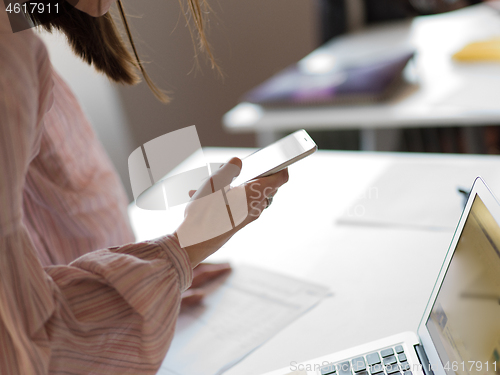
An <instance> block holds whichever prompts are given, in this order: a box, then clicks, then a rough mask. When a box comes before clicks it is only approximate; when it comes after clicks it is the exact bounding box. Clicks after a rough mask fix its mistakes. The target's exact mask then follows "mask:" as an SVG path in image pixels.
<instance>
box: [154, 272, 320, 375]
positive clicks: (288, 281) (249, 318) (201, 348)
mask: <svg viewBox="0 0 500 375" xmlns="http://www.w3.org/2000/svg"><path fill="white" fill-rule="evenodd" d="M328 294H329V290H328V288H326V287H323V286H320V285H315V284H311V283H308V282H304V281H300V280H297V279H294V278H291V277H287V276H282V275H279V274H275V273H272V272H269V271H265V270H262V269H259V268H254V267H250V266H237V267H235V268H234V269H233V271H232V272H231V273H230V274H229V276H228V277H226V278H225V279H224V280H219V281H218V282H215V283H213V284H211V285H210V287H209V289H208V290H207V296H206V297H205V298H204V300H203V302H202V303H201V304H200V305H199V306H196V307H189V308H187V309H183V310H181V314H180V315H179V319H178V321H177V326H176V332H175V336H174V339H173V342H172V345H171V346H170V349H169V351H168V353H167V356H166V357H165V360H164V362H163V364H162V366H161V368H160V370H159V372H158V375H186V374H196V375H215V374H222V373H223V372H224V371H225V370H227V369H229V368H230V367H231V366H233V365H234V364H236V363H237V362H238V361H240V360H241V359H243V358H244V357H245V356H247V355H248V354H249V353H251V352H252V351H253V350H255V349H256V348H257V347H259V346H260V345H262V344H263V343H264V342H266V341H267V340H269V339H270V338H271V337H273V336H274V335H275V334H276V333H277V332H279V331H280V330H281V329H283V328H284V327H286V326H287V325H288V324H290V323H291V322H292V321H293V320H295V319H297V318H298V317H299V316H300V315H302V314H304V313H305V312H306V311H307V310H309V309H310V308H312V307H313V306H314V305H316V304H317V303H318V302H319V301H320V300H321V299H322V298H324V297H325V296H326V295H328Z"/></svg>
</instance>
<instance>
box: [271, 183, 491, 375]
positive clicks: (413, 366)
mask: <svg viewBox="0 0 500 375" xmlns="http://www.w3.org/2000/svg"><path fill="white" fill-rule="evenodd" d="M499 223H500V205H499V203H498V202H497V200H496V199H495V197H494V196H493V194H492V193H491V192H490V190H489V189H488V187H487V186H486V184H485V183H484V181H483V180H482V179H481V178H479V177H478V178H477V179H476V180H475V182H474V185H473V187H472V190H471V193H470V195H469V199H468V200H467V204H466V206H465V209H464V211H463V213H462V216H461V218H460V221H459V223H458V226H457V229H456V231H455V234H454V236H453V239H452V241H451V245H450V247H449V249H448V252H447V254H446V257H445V260H444V263H443V265H442V267H441V270H440V272H439V276H438V278H437V281H436V284H435V285H434V289H433V291H432V294H431V296H430V299H429V302H428V303H427V307H426V309H425V312H424V315H423V317H422V320H421V322H420V325H419V327H418V331H417V332H403V333H400V334H397V335H394V336H390V337H385V338H382V339H380V340H377V341H374V342H371V343H368V344H364V345H361V346H357V347H354V348H351V349H347V350H343V351H341V352H336V353H333V354H330V355H326V356H323V357H320V358H316V359H313V360H310V361H307V362H303V363H297V364H293V365H291V366H289V367H287V368H284V369H281V370H278V371H273V372H271V373H268V374H266V375H479V374H481V375H500V226H499Z"/></svg>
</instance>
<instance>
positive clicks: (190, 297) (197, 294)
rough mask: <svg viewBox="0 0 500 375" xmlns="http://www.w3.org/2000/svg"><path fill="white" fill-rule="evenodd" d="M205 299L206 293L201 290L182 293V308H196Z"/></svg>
mask: <svg viewBox="0 0 500 375" xmlns="http://www.w3.org/2000/svg"><path fill="white" fill-rule="evenodd" d="M203 297H205V293H204V292H203V291H202V290H199V289H189V290H186V291H185V292H184V293H182V296H181V306H182V307H187V306H194V305H197V304H199V303H200V302H201V300H202V299H203Z"/></svg>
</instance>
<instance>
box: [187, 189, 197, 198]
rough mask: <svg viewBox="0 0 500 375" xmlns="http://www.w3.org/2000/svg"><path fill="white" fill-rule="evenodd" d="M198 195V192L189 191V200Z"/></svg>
mask: <svg viewBox="0 0 500 375" xmlns="http://www.w3.org/2000/svg"><path fill="white" fill-rule="evenodd" d="M195 193H196V190H189V193H188V194H189V198H193V195H194V194H195Z"/></svg>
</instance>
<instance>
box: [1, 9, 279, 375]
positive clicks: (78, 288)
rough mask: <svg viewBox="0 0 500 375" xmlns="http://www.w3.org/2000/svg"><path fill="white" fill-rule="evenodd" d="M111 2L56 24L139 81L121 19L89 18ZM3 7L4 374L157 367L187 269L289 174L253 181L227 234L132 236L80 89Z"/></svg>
mask: <svg viewBox="0 0 500 375" xmlns="http://www.w3.org/2000/svg"><path fill="white" fill-rule="evenodd" d="M111 3H112V0H105V1H102V2H101V3H100V4H99V2H98V0H80V1H79V2H78V4H77V7H78V9H79V10H75V9H72V8H71V7H70V6H66V7H65V8H68V9H69V10H68V9H66V10H65V11H64V12H66V13H64V12H63V13H62V14H61V15H60V16H59V17H58V18H57V19H54V20H52V21H51V22H52V24H53V25H56V26H57V27H59V28H61V29H62V30H63V31H64V32H66V34H67V35H68V36H69V40H70V43H71V45H72V46H73V48H74V49H75V50H76V51H77V52H78V53H79V54H80V55H81V56H82V57H83V58H84V59H85V60H86V61H88V62H89V63H93V64H94V65H95V66H96V68H97V69H98V70H101V71H102V72H104V73H105V74H107V75H108V76H109V77H110V78H111V79H113V80H115V81H118V82H125V83H134V82H136V81H137V79H136V76H134V75H135V70H134V69H135V68H139V69H141V70H142V71H143V69H142V66H141V65H140V63H138V62H137V61H134V59H132V58H130V56H129V55H128V57H127V54H128V53H127V52H126V50H124V49H123V45H122V44H120V43H121V41H120V40H119V39H117V34H116V33H115V30H114V29H113V27H114V26H113V25H112V24H111V23H109V22H108V21H106V22H108V23H102V20H103V19H106V20H108V18H107V15H106V16H105V17H99V18H92V17H90V16H87V14H88V15H91V16H100V15H102V14H106V13H107V11H108V9H109V7H110V5H111ZM190 4H191V5H192V6H194V8H196V9H197V6H196V4H197V3H196V2H195V1H191V2H190ZM70 8H71V9H70ZM4 9H5V8H0V10H1V11H0V348H1V350H0V374H9V375H10V374H23V375H24V374H27V375H31V374H58V373H61V374H62V373H64V374H89V373H92V374H126V373H130V374H154V373H155V372H156V371H157V369H158V368H159V366H160V364H161V361H162V359H163V358H164V356H165V354H166V352H167V349H168V347H169V345H170V342H171V340H172V336H173V333H174V328H175V321H176V318H177V315H178V312H179V306H180V302H181V294H182V292H183V291H185V290H186V289H187V288H188V287H189V285H190V284H191V282H192V280H193V268H194V267H196V266H197V265H198V264H199V263H200V262H201V261H203V260H204V259H205V258H206V257H208V256H209V255H210V254H212V253H213V252H215V251H216V250H217V249H219V248H220V247H221V246H222V245H223V244H224V243H225V242H226V241H227V240H228V239H229V238H230V237H231V236H232V235H233V234H234V233H235V232H236V231H237V230H239V229H241V228H242V227H243V226H245V225H246V224H248V223H250V222H251V221H253V220H255V218H256V217H258V215H259V214H260V212H262V210H263V209H264V208H265V207H266V206H267V204H268V200H267V198H266V196H270V195H273V194H274V193H275V192H276V190H277V189H278V187H279V186H281V185H282V184H283V183H285V182H286V181H287V180H288V172H287V171H286V170H285V171H282V172H280V173H278V174H275V175H273V176H270V177H266V178H261V179H258V180H255V181H253V182H251V183H248V184H247V185H246V186H245V188H246V189H247V191H249V193H248V194H247V196H248V197H249V198H248V202H247V203H248V207H249V212H250V214H249V215H248V217H247V218H246V219H245V220H244V222H243V223H242V224H241V225H239V226H238V227H237V228H235V229H233V230H232V231H231V232H228V233H225V234H224V235H221V236H219V237H216V238H213V239H211V240H208V241H206V242H203V243H200V244H196V245H193V246H189V247H186V248H181V247H180V245H179V241H178V238H177V236H176V233H174V234H172V235H168V236H164V237H161V238H158V239H156V240H153V241H147V242H142V243H133V240H134V238H133V235H132V232H131V229H130V226H129V224H128V222H127V217H126V205H127V201H126V197H125V195H124V192H123V189H122V187H121V186H120V183H119V180H118V178H117V175H116V173H115V172H114V170H113V168H112V166H111V163H110V162H109V160H108V158H107V156H106V155H105V152H104V151H103V149H102V147H101V146H100V144H99V142H98V141H97V139H96V137H95V135H94V133H93V131H92V129H91V127H90V125H89V124H88V121H87V120H86V118H85V116H84V114H83V113H82V111H81V109H80V107H79V105H78V103H77V101H76V99H75V97H74V96H73V94H72V93H71V91H70V89H69V88H68V86H67V85H66V84H65V83H64V82H63V80H62V79H61V78H60V76H59V75H58V74H57V73H56V72H55V71H53V69H52V66H51V64H50V61H49V58H48V55H47V50H46V48H45V46H44V44H43V43H42V41H41V40H40V39H39V38H38V37H37V36H36V34H35V33H34V32H33V30H31V29H26V30H24V31H20V32H16V33H13V32H12V30H11V24H10V23H9V18H8V15H7V13H6V11H4ZM196 9H195V11H196ZM73 21H74V22H73ZM61 25H62V26H61ZM198 26H199V25H197V27H198ZM198 29H199V27H198ZM201 31H202V29H201ZM86 38H87V39H86ZM202 39H203V37H202ZM143 73H144V72H143ZM127 77H128V78H127ZM134 77H135V78H134ZM146 77H147V76H146ZM146 80H148V79H147V78H146ZM149 83H150V84H151V86H152V87H153V88H154V85H152V83H151V82H149ZM156 95H157V96H158V97H159V98H160V99H162V100H164V101H166V99H167V98H166V97H165V96H164V94H163V93H162V92H161V91H159V90H156ZM240 168H241V161H240V160H239V159H237V158H233V159H231V160H230V161H229V163H227V164H226V165H225V166H223V167H222V168H221V169H220V170H219V171H218V172H217V176H214V177H217V178H218V179H219V180H220V181H223V182H224V183H225V184H226V185H227V184H229V183H230V181H231V180H232V178H233V177H234V176H236V175H237V174H238V173H239V170H240ZM235 171H236V172H235ZM205 187H206V186H205ZM250 188H251V189H252V192H255V191H259V192H261V194H258V195H256V194H255V193H250V190H249V189H250ZM252 194H253V195H252ZM252 197H253V198H252ZM186 212H187V217H186V220H188V219H190V218H192V217H194V218H195V219H194V220H199V221H198V222H197V225H199V226H203V225H204V222H203V220H207V217H208V218H210V215H209V213H210V208H209V209H208V213H207V212H205V213H203V214H201V215H198V214H199V212H198V213H196V212H193V209H190V210H187V211H186ZM199 218H201V219H199ZM191 222H192V220H191ZM198 282H199V281H198Z"/></svg>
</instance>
